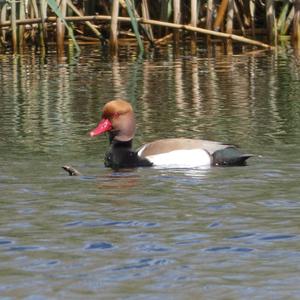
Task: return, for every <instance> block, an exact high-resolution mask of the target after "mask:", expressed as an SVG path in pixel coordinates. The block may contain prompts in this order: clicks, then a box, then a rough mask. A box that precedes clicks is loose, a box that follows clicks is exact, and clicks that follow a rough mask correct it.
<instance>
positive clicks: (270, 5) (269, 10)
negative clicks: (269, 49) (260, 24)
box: [266, 0, 277, 45]
mask: <svg viewBox="0 0 300 300" xmlns="http://www.w3.org/2000/svg"><path fill="white" fill-rule="evenodd" d="M266 20H267V31H268V39H269V43H272V44H273V45H274V44H276V43H277V29H276V19H275V8H274V0H266Z"/></svg>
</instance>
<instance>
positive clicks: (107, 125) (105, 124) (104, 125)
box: [90, 119, 112, 137]
mask: <svg viewBox="0 0 300 300" xmlns="http://www.w3.org/2000/svg"><path fill="white" fill-rule="evenodd" d="M111 129H112V124H111V122H110V121H109V120H108V119H102V120H101V121H100V123H99V124H98V126H97V127H96V128H95V129H93V130H92V131H91V132H90V136H91V137H93V136H96V135H99V134H102V133H104V132H106V131H109V130H111Z"/></svg>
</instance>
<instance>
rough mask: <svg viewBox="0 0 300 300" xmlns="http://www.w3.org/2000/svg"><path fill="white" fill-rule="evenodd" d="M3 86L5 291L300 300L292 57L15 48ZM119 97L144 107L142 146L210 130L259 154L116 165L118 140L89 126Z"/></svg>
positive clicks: (0, 62)
mask: <svg viewBox="0 0 300 300" xmlns="http://www.w3.org/2000/svg"><path fill="white" fill-rule="evenodd" d="M133 53H134V52H133ZM0 81H1V85H0V95H1V100H0V167H1V169H0V190H1V194H0V296H1V297H2V298H3V299H21V298H26V299H241V298H242V299H252V298H254V299H299V298H300V227H299V224H300V223H299V215H300V196H299V195H300V184H299V173H300V155H299V152H300V63H299V60H298V59H297V58H296V57H294V55H293V53H292V52H290V51H289V50H280V51H278V52H277V53H268V52H258V53H249V54H236V55H233V56H231V55H228V56H226V55H222V54H220V53H219V52H216V53H214V54H213V55H212V56H211V57H210V58H207V54H206V53H199V54H198V55H197V56H195V57H192V56H189V55H186V53H184V51H181V52H180V53H179V54H178V55H175V54H174V53H173V51H172V49H163V50H161V52H157V53H153V54H152V55H149V57H147V58H145V59H144V60H137V59H136V57H135V56H134V55H133V54H132V53H131V52H130V49H125V50H124V53H123V55H122V56H121V57H120V58H119V59H116V60H111V59H110V58H109V57H107V56H105V54H103V53H101V52H99V49H97V48H96V47H86V48H85V49H84V50H83V53H82V57H81V58H80V59H79V60H78V61H77V62H74V61H68V60H65V61H62V62H58V61H57V58H56V55H55V53H49V54H48V55H47V57H46V58H42V57H41V56H39V55H37V54H34V53H29V54H26V55H23V56H16V57H12V56H9V55H2V56H0ZM116 97H123V98H125V99H128V100H130V101H131V102H132V103H133V105H134V107H135V111H136V115H137V123H138V129H137V136H136V139H135V145H136V146H139V145H141V144H143V143H145V142H148V141H151V140H154V139H157V138H166V137H195V138H204V139H212V140H219V141H225V142H231V143H234V144H238V145H240V146H241V147H242V149H244V150H245V152H248V153H252V154H254V155H255V157H254V158H251V159H250V160H249V164H248V166H247V167H233V168H211V169H198V170H197V169H194V170H193V169H191V170H178V169H155V168H145V169H142V168H140V169H136V170H127V171H122V172H121V171H120V172H113V171H111V170H109V169H106V168H104V165H103V156H104V153H105V150H106V148H107V146H108V143H107V140H106V137H100V138H96V139H91V138H90V137H89V136H88V135H87V133H88V131H89V130H90V129H92V128H93V127H94V126H95V124H96V123H97V122H98V121H99V119H100V109H101V107H102V105H103V104H104V103H105V102H106V101H107V100H110V99H113V98H116ZM64 164H71V165H73V166H74V167H76V168H77V169H78V170H79V171H80V172H82V174H83V175H82V176H79V177H69V176H68V175H67V174H66V173H65V172H64V171H63V170H62V169H61V166H62V165H64Z"/></svg>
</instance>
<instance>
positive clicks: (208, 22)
mask: <svg viewBox="0 0 300 300" xmlns="http://www.w3.org/2000/svg"><path fill="white" fill-rule="evenodd" d="M212 21H213V0H208V1H207V10H206V28H207V29H208V30H211V29H212ZM210 41H211V40H210V35H208V36H207V46H208V48H210V45H209V44H210Z"/></svg>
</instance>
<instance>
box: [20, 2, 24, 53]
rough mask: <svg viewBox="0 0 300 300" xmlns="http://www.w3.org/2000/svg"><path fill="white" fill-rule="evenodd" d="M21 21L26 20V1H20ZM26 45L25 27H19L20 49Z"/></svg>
mask: <svg viewBox="0 0 300 300" xmlns="http://www.w3.org/2000/svg"><path fill="white" fill-rule="evenodd" d="M19 19H20V20H24V19H25V1H24V0H20V7H19ZM23 44H24V25H20V26H19V47H20V49H21V48H22V47H23Z"/></svg>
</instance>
